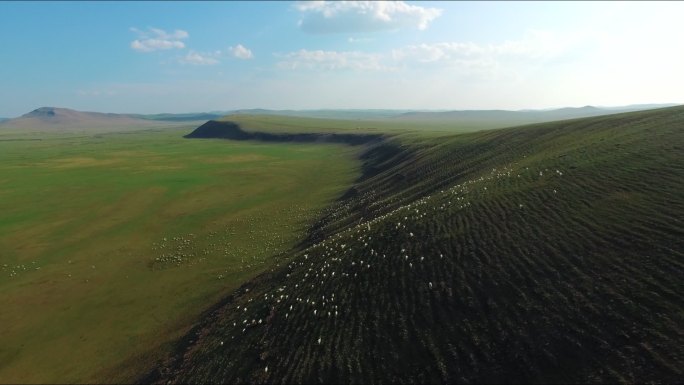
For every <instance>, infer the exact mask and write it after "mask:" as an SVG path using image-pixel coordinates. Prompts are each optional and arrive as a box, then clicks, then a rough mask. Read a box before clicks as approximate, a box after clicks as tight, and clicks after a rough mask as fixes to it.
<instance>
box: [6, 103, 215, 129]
mask: <svg viewBox="0 0 684 385" xmlns="http://www.w3.org/2000/svg"><path fill="white" fill-rule="evenodd" d="M209 116H211V117H214V115H209ZM209 116H204V115H196V114H187V115H178V116H176V115H174V114H163V115H129V114H110V113H101V112H83V111H76V110H72V109H68V108H56V107H40V108H37V109H35V110H33V111H31V112H29V113H26V114H24V115H22V116H20V117H18V118H14V119H8V120H6V121H2V122H0V131H3V130H4V131H8V130H15V131H17V130H19V131H24V132H25V131H45V132H74V131H87V132H98V131H112V130H114V131H132V130H138V129H149V128H155V127H163V126H169V125H179V124H187V122H188V121H201V120H202V118H206V119H204V120H208V118H209Z"/></svg>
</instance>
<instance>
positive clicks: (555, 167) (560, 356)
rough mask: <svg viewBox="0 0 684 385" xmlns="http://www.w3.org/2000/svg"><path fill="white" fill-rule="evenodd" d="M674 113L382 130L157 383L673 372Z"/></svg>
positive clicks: (682, 315) (537, 378) (680, 170)
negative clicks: (426, 134) (272, 260)
mask: <svg viewBox="0 0 684 385" xmlns="http://www.w3.org/2000/svg"><path fill="white" fill-rule="evenodd" d="M683 150H684V108H683V107H673V108H665V109H659V110H652V111H645V112H633V113H624V114H618V115H610V116H602V117H595V118H586V119H576V120H568V121H561V122H553V123H543V124H537V125H531V126H525V127H517V128H511V129H501V130H492V131H484V132H478V133H473V134H463V135H457V136H452V137H449V138H440V139H429V138H425V139H424V140H413V141H411V142H409V141H408V140H406V139H402V137H395V138H387V139H385V140H384V141H383V142H381V143H374V144H373V145H370V146H369V147H368V149H367V151H366V152H365V154H364V155H363V156H362V159H363V160H364V162H365V165H364V175H363V176H362V177H361V178H360V179H359V180H358V181H357V182H356V184H355V185H354V187H353V188H352V189H351V190H350V191H349V192H348V193H347V194H346V195H345V196H344V197H343V199H341V200H340V201H338V202H337V203H336V204H335V205H333V206H332V207H330V208H329V209H328V210H327V212H326V213H325V214H324V215H323V216H322V218H321V220H320V222H319V223H317V224H316V226H314V228H313V229H312V231H311V235H310V237H309V240H308V241H307V242H305V243H303V244H302V245H301V247H300V249H297V250H293V251H292V253H291V255H290V256H289V257H287V259H286V260H283V261H282V262H281V263H280V266H281V268H280V269H274V270H273V271H272V272H270V273H268V274H265V275H263V276H260V277H259V278H257V279H256V280H254V281H252V282H250V283H249V284H246V285H244V286H243V287H241V288H240V290H238V291H237V292H235V293H234V294H233V295H232V296H230V297H228V298H226V299H225V300H224V301H223V302H222V303H220V304H218V305H217V306H216V307H215V310H214V311H213V313H211V315H210V316H208V317H207V318H206V319H204V320H202V322H200V323H199V324H198V325H197V326H196V327H195V329H194V330H193V331H192V332H191V333H190V334H189V335H188V336H187V337H186V338H185V339H184V340H183V341H181V342H180V343H179V346H178V352H177V354H176V355H174V356H173V357H170V358H169V359H168V360H167V361H166V362H165V363H164V364H163V365H161V366H160V368H159V370H158V371H156V372H155V373H151V374H150V376H148V377H147V378H145V380H146V381H158V382H159V383H167V382H171V383H188V382H192V383H195V382H222V383H242V382H255V383H274V382H276V383H320V382H322V383H382V382H389V383H440V382H507V383H508V382H516V383H517V382H535V383H547V382H562V383H573V382H639V383H641V382H656V383H663V382H664V383H675V382H681V380H682V378H684V370H683V369H682V368H684V329H683V328H682V325H684V311H683V310H684V223H683V221H684V194H683V193H682V191H684V160H683V158H682V153H684V151H683Z"/></svg>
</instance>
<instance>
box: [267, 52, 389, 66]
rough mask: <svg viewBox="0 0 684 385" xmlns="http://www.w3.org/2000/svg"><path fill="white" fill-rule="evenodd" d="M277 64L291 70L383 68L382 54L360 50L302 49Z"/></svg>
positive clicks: (285, 56)
mask: <svg viewBox="0 0 684 385" xmlns="http://www.w3.org/2000/svg"><path fill="white" fill-rule="evenodd" d="M277 56H279V57H280V58H281V60H280V61H278V63H277V65H278V67H279V68H282V69H289V70H300V69H308V70H343V69H351V70H382V69H388V68H386V67H384V66H383V65H382V63H381V60H382V55H380V54H373V53H364V52H358V51H322V50H314V51H309V50H306V49H301V50H299V51H295V52H289V53H287V54H284V55H277Z"/></svg>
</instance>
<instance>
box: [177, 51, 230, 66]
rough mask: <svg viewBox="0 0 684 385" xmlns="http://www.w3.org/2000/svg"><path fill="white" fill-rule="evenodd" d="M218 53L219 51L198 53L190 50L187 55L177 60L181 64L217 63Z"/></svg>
mask: <svg viewBox="0 0 684 385" xmlns="http://www.w3.org/2000/svg"><path fill="white" fill-rule="evenodd" d="M220 54H221V52H220V51H216V52H214V53H199V52H195V51H192V50H190V52H188V53H187V55H185V56H183V57H182V58H180V60H179V61H180V62H181V63H183V64H194V65H214V64H218V63H219V61H218V59H216V57H217V56H219V55H220Z"/></svg>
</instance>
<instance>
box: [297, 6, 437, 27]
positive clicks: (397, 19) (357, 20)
mask: <svg viewBox="0 0 684 385" xmlns="http://www.w3.org/2000/svg"><path fill="white" fill-rule="evenodd" d="M295 8H296V9H297V10H298V11H300V12H301V13H302V14H303V15H304V16H303V18H302V19H301V20H300V21H299V27H300V28H301V29H302V30H303V31H304V32H307V33H314V34H320V33H354V32H376V31H387V30H398V29H419V30H424V29H427V27H428V26H429V25H430V23H431V22H432V21H433V20H435V19H436V18H437V17H439V16H440V15H441V14H442V10H441V9H438V8H426V7H421V6H418V5H410V4H407V3H405V2H403V1H307V2H298V3H296V4H295Z"/></svg>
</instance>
